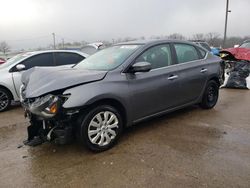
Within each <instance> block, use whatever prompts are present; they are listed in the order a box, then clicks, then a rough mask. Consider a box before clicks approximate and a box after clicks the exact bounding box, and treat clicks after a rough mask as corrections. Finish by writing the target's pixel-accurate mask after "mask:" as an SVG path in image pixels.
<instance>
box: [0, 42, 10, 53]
mask: <svg viewBox="0 0 250 188" xmlns="http://www.w3.org/2000/svg"><path fill="white" fill-rule="evenodd" d="M9 51H10V46H9V45H8V44H7V43H6V42H5V41H3V42H1V43H0V52H3V54H4V55H5V56H6V55H7V53H8V52H9Z"/></svg>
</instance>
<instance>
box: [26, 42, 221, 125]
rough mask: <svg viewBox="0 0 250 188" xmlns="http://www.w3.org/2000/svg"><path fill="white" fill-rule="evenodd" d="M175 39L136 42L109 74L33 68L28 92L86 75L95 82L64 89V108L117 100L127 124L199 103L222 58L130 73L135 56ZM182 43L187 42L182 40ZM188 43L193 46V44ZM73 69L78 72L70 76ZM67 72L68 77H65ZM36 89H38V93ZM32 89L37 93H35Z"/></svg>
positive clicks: (76, 80) (66, 83) (45, 89)
mask: <svg viewBox="0 0 250 188" xmlns="http://www.w3.org/2000/svg"><path fill="white" fill-rule="evenodd" d="M172 42H180V41H169V40H166V41H164V40H159V41H146V42H145V41H144V42H136V44H138V43H139V44H142V47H140V48H139V49H138V50H137V51H136V52H134V53H133V54H132V55H131V56H130V57H129V58H128V59H127V60H126V61H125V62H124V63H123V64H122V65H121V66H120V67H118V68H116V69H115V70H112V71H109V72H108V73H107V74H106V76H105V73H104V72H97V71H93V72H92V71H86V72H85V71H84V70H79V71H77V70H74V69H72V70H70V69H63V70H60V71H58V72H57V71H53V70H56V69H53V70H49V69H43V70H44V71H42V72H41V73H39V71H38V73H36V71H34V72H33V73H32V74H34V76H33V78H32V79H30V80H32V83H33V84H32V86H31V85H29V84H28V86H27V88H28V90H29V92H31V93H29V92H28V95H29V96H33V97H34V96H38V94H39V92H40V94H45V93H48V92H50V91H51V90H52V88H54V89H55V88H57V89H60V87H59V85H60V86H61V87H64V88H65V87H69V86H70V84H72V85H76V83H81V81H80V80H79V79H83V80H84V79H86V77H85V74H86V75H87V78H88V81H92V82H91V83H87V84H82V85H79V86H76V87H72V88H70V89H67V90H65V91H64V93H63V94H70V97H69V99H68V100H67V101H66V102H65V103H64V104H63V107H64V108H66V109H69V108H77V107H83V106H86V105H89V104H92V103H94V102H96V101H99V100H102V99H114V100H116V101H118V102H120V103H121V104H122V105H123V106H124V108H125V109H126V114H127V124H128V125H131V124H133V123H134V122H138V121H141V120H143V119H145V118H148V117H151V116H153V115H159V114H162V113H165V112H169V111H172V110H176V109H178V108H182V107H184V106H187V105H191V104H194V103H197V102H200V101H201V96H202V94H203V91H204V89H205V86H206V83H207V81H208V80H209V79H211V78H219V70H220V65H219V62H220V61H221V60H220V58H218V57H216V56H213V55H211V54H209V55H208V54H207V56H206V57H205V58H204V59H201V60H197V61H192V62H187V63H183V64H176V59H175V58H173V62H174V63H175V64H174V65H171V66H168V67H163V68H159V69H154V70H151V71H149V72H146V73H135V74H134V73H128V72H127V70H128V68H129V67H130V66H131V65H132V64H133V63H134V60H135V58H136V57H138V56H139V55H140V54H141V53H142V52H144V51H145V50H146V49H148V48H150V47H152V46H155V45H159V44H163V43H170V44H171V43H172ZM182 43H185V42H183V41H182ZM186 43H188V42H186ZM188 44H191V45H193V44H192V43H188ZM202 69H207V72H205V73H202V72H201V70H202ZM46 72H47V73H48V74H47V73H46ZM72 72H76V73H77V74H74V75H71V73H72ZM50 73H53V78H54V79H55V80H56V78H58V77H60V79H57V80H56V81H55V80H52V81H51V82H49V81H50V79H48V78H49V77H50ZM81 73H82V74H83V75H82V76H81ZM32 74H31V75H32ZM39 74H40V75H39ZM43 74H44V75H47V77H48V78H45V79H46V81H47V82H48V83H47V82H46V81H40V82H39V84H38V83H37V81H39V79H41V75H43ZM64 75H65V76H66V78H67V79H64ZM67 75H71V76H67ZM173 75H177V76H178V79H175V80H169V77H171V76H173ZM35 78H36V79H35ZM94 80H96V81H94ZM97 80H98V81H97ZM60 82H61V83H60ZM44 83H47V85H49V86H50V87H45V86H43V87H42V88H39V86H42V85H40V84H44ZM82 83H84V82H82ZM34 88H36V89H38V90H39V92H38V91H36V89H34ZM33 90H34V93H35V94H34V93H32V91H33ZM26 97H27V93H26Z"/></svg>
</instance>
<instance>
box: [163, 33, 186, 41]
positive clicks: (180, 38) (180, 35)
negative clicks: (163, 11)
mask: <svg viewBox="0 0 250 188" xmlns="http://www.w3.org/2000/svg"><path fill="white" fill-rule="evenodd" d="M167 38H169V39H176V40H185V37H184V36H183V35H182V34H180V33H173V34H171V35H169V36H167Z"/></svg>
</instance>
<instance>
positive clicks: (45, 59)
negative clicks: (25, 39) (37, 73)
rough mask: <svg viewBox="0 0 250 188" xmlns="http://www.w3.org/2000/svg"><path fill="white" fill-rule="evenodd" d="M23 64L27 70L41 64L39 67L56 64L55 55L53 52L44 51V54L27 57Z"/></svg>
mask: <svg viewBox="0 0 250 188" xmlns="http://www.w3.org/2000/svg"><path fill="white" fill-rule="evenodd" d="M21 64H24V65H25V67H26V68H25V69H26V70H27V69H30V68H33V67H36V66H39V67H45V66H54V61H53V55H52V53H44V54H39V55H35V56H32V57H30V58H28V59H26V60H25V61H23V62H22V63H21Z"/></svg>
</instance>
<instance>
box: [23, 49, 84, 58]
mask: <svg viewBox="0 0 250 188" xmlns="http://www.w3.org/2000/svg"><path fill="white" fill-rule="evenodd" d="M48 52H72V53H77V54H80V55H82V56H85V57H87V56H89V55H88V54H86V53H83V52H81V51H78V50H41V51H31V52H24V53H23V54H25V55H36V54H43V53H48Z"/></svg>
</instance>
